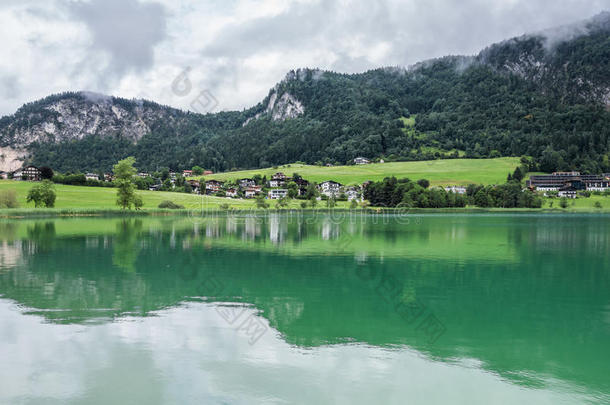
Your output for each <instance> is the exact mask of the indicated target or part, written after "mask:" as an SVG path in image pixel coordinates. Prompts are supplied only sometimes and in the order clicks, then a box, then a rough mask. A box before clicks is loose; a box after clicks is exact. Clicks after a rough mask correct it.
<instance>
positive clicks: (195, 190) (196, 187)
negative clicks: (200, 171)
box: [186, 179, 201, 194]
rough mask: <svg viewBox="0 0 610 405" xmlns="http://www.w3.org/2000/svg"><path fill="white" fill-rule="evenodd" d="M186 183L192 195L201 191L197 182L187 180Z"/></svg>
mask: <svg viewBox="0 0 610 405" xmlns="http://www.w3.org/2000/svg"><path fill="white" fill-rule="evenodd" d="M186 182H187V183H188V184H189V185H190V186H191V188H192V189H193V193H194V194H199V192H200V190H201V183H199V180H193V179H191V180H187V181H186Z"/></svg>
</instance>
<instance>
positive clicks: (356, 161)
mask: <svg viewBox="0 0 610 405" xmlns="http://www.w3.org/2000/svg"><path fill="white" fill-rule="evenodd" d="M369 163H371V162H370V161H369V160H368V159H367V158H364V157H362V156H358V157H357V158H355V159H354V164H356V165H368V164H369Z"/></svg>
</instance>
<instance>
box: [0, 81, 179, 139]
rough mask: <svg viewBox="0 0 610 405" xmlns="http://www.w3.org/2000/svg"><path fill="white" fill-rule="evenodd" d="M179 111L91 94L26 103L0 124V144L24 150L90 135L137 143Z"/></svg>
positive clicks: (62, 96)
mask: <svg viewBox="0 0 610 405" xmlns="http://www.w3.org/2000/svg"><path fill="white" fill-rule="evenodd" d="M182 115H183V113H182V112H180V111H178V110H174V109H172V108H169V107H163V106H160V105H157V104H154V103H150V102H144V101H139V100H124V99H119V98H115V97H108V96H103V95H99V94H93V93H86V92H80V93H67V94H63V95H59V96H51V97H47V98H46V99H43V100H40V101H37V102H35V103H31V104H26V105H24V106H23V107H22V108H20V109H19V110H18V111H17V112H16V113H15V114H14V115H13V116H10V117H4V118H3V119H2V121H0V143H1V144H2V145H4V146H7V145H11V146H13V147H19V148H24V147H27V146H28V145H29V144H31V143H33V142H61V141H65V140H79V139H82V138H84V137H86V136H89V135H98V136H102V137H113V136H121V137H123V138H125V139H128V140H130V141H132V142H134V143H135V142H137V141H138V140H140V139H141V138H142V137H143V136H144V135H146V134H148V133H149V132H150V131H151V126H152V125H154V123H156V122H158V121H159V120H166V121H169V122H171V121H174V120H179V119H180V118H181V116H182Z"/></svg>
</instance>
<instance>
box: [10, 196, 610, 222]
mask: <svg viewBox="0 0 610 405" xmlns="http://www.w3.org/2000/svg"><path fill="white" fill-rule="evenodd" d="M608 200H609V201H608V203H610V199H608ZM519 213H521V214H610V205H608V206H607V207H604V208H601V209H599V208H593V207H568V208H566V209H563V208H559V207H558V206H557V207H553V208H548V207H545V208H480V207H474V206H467V207H463V208H380V207H367V208H356V209H349V208H326V207H320V208H315V209H312V208H306V209H302V208H284V209H273V208H270V209H257V208H254V207H252V208H247V209H230V210H224V209H207V210H198V209H178V210H170V209H143V210H137V211H136V210H122V209H118V208H117V209H92V208H84V209H79V208H13V209H6V208H4V209H0V218H2V219H25V218H54V217H109V218H111V217H146V216H176V217H189V216H190V217H194V218H206V217H209V218H213V217H224V216H247V215H253V216H265V215H271V214H274V215H275V214H280V215H311V214H319V215H326V214H328V215H334V216H336V217H340V215H342V214H347V215H379V214H388V215H404V216H408V215H414V216H418V215H427V214H519Z"/></svg>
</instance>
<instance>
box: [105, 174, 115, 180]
mask: <svg viewBox="0 0 610 405" xmlns="http://www.w3.org/2000/svg"><path fill="white" fill-rule="evenodd" d="M104 181H109V182H110V181H114V175H113V174H112V173H104Z"/></svg>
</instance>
